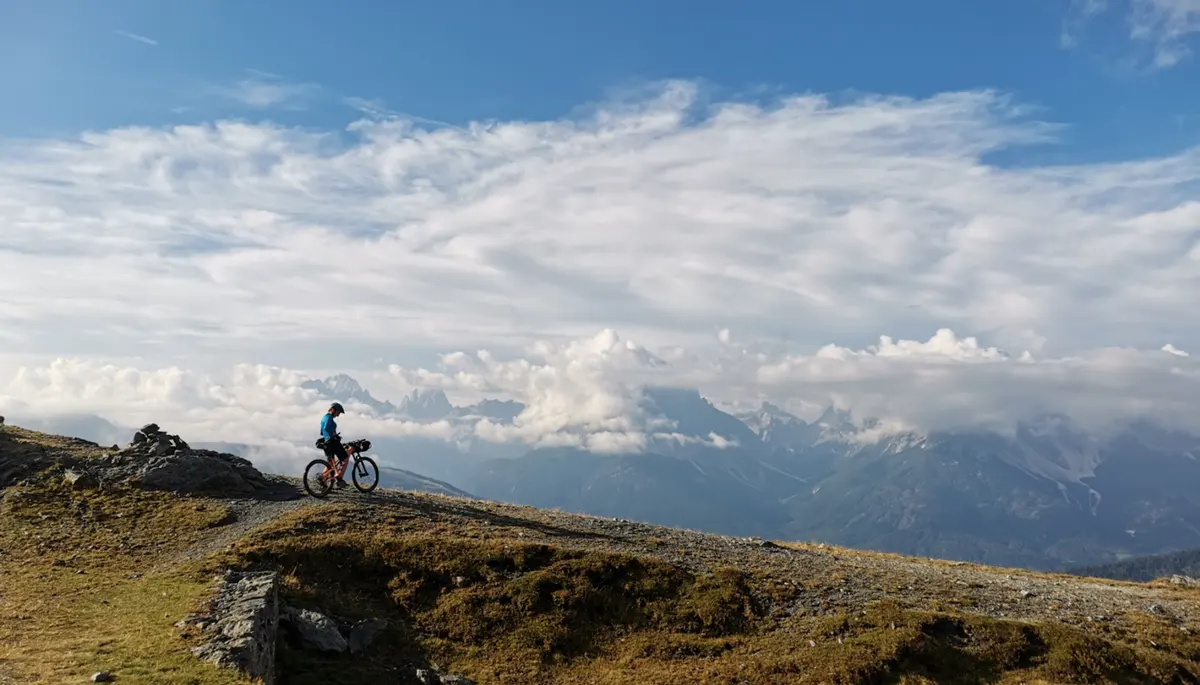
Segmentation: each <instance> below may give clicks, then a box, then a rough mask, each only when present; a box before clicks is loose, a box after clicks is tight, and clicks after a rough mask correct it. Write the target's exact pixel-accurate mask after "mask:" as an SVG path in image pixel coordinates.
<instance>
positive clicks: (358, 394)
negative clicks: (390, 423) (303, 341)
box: [300, 373, 396, 414]
mask: <svg viewBox="0 0 1200 685" xmlns="http://www.w3.org/2000/svg"><path fill="white" fill-rule="evenodd" d="M300 387H302V388H305V389H307V390H315V391H317V393H318V394H320V395H321V396H322V397H325V398H328V399H331V400H337V401H338V402H349V401H351V400H353V401H355V402H358V403H360V404H365V405H366V406H368V407H371V408H372V409H373V410H375V411H376V412H379V413H381V414H390V413H392V412H394V411H395V410H396V408H395V407H394V406H392V403H391V402H381V401H379V400H377V399H375V397H373V396H372V395H371V393H370V392H368V391H367V390H366V389H365V388H363V387H362V384H361V383H359V382H358V381H357V380H355V379H354V378H353V377H352V376H350V375H348V374H344V373H339V374H335V375H333V376H329V377H328V378H325V379H323V380H321V379H315V378H314V379H311V380H307V381H304V382H303V383H301V384H300Z"/></svg>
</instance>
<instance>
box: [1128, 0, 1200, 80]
mask: <svg viewBox="0 0 1200 685" xmlns="http://www.w3.org/2000/svg"><path fill="white" fill-rule="evenodd" d="M1131 23H1132V28H1131V33H1130V35H1131V36H1132V37H1133V38H1135V39H1137V40H1147V41H1150V42H1153V43H1154V45H1155V53H1154V65H1155V66H1156V67H1173V66H1175V65H1176V64H1178V63H1179V62H1181V61H1183V60H1184V59H1186V58H1187V57H1189V56H1190V55H1191V54H1192V51H1191V48H1190V47H1189V46H1188V45H1187V43H1186V41H1187V40H1188V38H1189V37H1190V36H1192V34H1195V33H1197V32H1200V0H1134V2H1133V14H1132V18H1131Z"/></svg>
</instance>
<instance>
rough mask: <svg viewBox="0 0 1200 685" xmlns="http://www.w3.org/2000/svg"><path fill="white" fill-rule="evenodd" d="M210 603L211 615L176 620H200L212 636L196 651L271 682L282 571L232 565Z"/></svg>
mask: <svg viewBox="0 0 1200 685" xmlns="http://www.w3.org/2000/svg"><path fill="white" fill-rule="evenodd" d="M209 609H210V611H211V615H210V616H204V617H200V616H193V617H189V618H188V619H184V620H183V621H180V622H179V623H177V624H176V625H177V626H179V627H181V628H186V627H188V626H189V625H191V626H196V627H198V628H200V629H201V630H202V631H203V632H204V633H205V634H206V635H208V636H210V639H209V641H208V642H206V643H204V644H202V645H200V646H198V647H193V648H192V654H194V655H195V656H196V657H197V658H199V659H202V660H204V661H207V662H209V663H213V664H216V665H218V666H225V667H229V668H234V669H237V670H238V671H241V672H242V673H244V674H246V675H248V676H250V677H251V678H256V679H259V682H261V683H264V685H271V683H273V682H274V680H275V637H276V635H277V634H278V631H279V576H278V574H277V573H275V572H274V571H262V572H245V573H238V572H234V571H226V572H225V574H224V576H223V577H222V578H221V579H220V585H219V587H218V588H217V593H216V596H214V597H213V599H212V600H211V602H210V603H209Z"/></svg>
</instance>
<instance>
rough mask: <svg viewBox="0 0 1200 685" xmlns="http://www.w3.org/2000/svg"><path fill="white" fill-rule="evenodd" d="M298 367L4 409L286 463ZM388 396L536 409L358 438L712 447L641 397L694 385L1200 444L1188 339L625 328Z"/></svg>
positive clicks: (307, 422)
mask: <svg viewBox="0 0 1200 685" xmlns="http://www.w3.org/2000/svg"><path fill="white" fill-rule="evenodd" d="M308 377H309V376H308V375H307V374H304V373H300V372H296V371H292V370H288V369H282V368H277V367H267V366H255V365H246V364H242V365H238V366H236V367H234V368H233V369H231V370H229V371H228V372H226V373H224V374H221V375H218V376H214V375H201V374H197V373H194V372H190V371H186V370H182V369H179V368H174V367H171V368H158V369H138V368H131V367H118V366H114V365H103V364H98V363H93V362H88V361H85V360H72V359H59V360H56V361H54V362H53V363H50V364H47V365H45V366H40V367H31V366H25V367H21V368H20V369H19V370H18V371H17V372H16V374H15V375H14V377H13V380H12V381H11V382H10V383H9V384H8V385H7V387H4V386H0V411H4V412H8V413H10V414H12V415H18V416H22V417H28V416H46V415H71V414H80V413H98V414H101V415H103V416H104V417H105V418H107V419H109V420H111V421H114V422H116V423H118V424H121V425H126V426H136V425H140V424H141V423H144V422H147V421H151V420H154V421H157V422H159V423H161V424H162V425H164V426H170V430H174V431H177V432H180V433H181V434H184V435H186V436H187V437H188V438H189V439H191V440H197V441H200V440H203V441H227V442H235V443H247V444H252V445H260V446H262V447H263V449H264V450H265V451H264V454H269V455H270V457H271V459H272V460H273V461H275V462H277V463H280V464H283V465H286V466H289V467H291V466H295V464H292V463H291V462H292V461H294V460H297V459H302V458H303V457H305V456H311V455H310V454H308V452H307V451H306V448H307V445H308V443H309V442H310V441H311V439H313V438H314V437H315V434H316V430H317V428H316V427H317V419H318V418H319V417H320V415H321V413H323V412H324V410H325V408H326V407H327V406H328V400H327V399H325V398H322V397H321V396H319V395H318V394H317V393H316V392H314V391H313V390H309V389H305V388H303V387H302V383H303V382H304V381H305V380H307V379H308ZM370 385H371V386H372V389H373V390H374V392H375V393H376V394H377V395H378V394H383V395H385V396H390V397H393V398H398V397H399V394H400V392H402V389H407V388H410V387H420V388H424V389H439V390H443V391H446V392H447V394H448V395H449V396H450V397H451V398H452V399H455V400H457V401H458V403H459V404H467V403H469V402H473V401H475V400H477V399H479V398H481V397H490V398H498V399H516V400H519V401H521V402H522V403H524V404H525V405H526V409H525V411H524V412H523V413H521V414H520V415H519V416H517V418H516V420H515V421H514V422H513V423H511V424H508V423H501V422H493V421H490V420H488V419H482V420H480V419H478V417H475V418H473V419H469V420H466V421H463V420H459V419H453V418H448V419H445V420H437V421H432V422H423V423H422V422H416V421H408V420H404V419H400V418H396V417H393V416H380V415H379V414H378V413H375V412H372V411H371V409H370V408H368V407H366V406H364V405H362V404H359V403H357V402H353V401H350V402H347V403H346V405H347V409H348V410H349V416H348V417H347V418H346V419H344V420H343V423H344V424H345V426H344V427H345V428H348V429H349V433H348V434H354V435H370V436H393V437H398V436H420V437H425V438H436V439H442V440H447V441H457V442H460V443H461V442H464V441H465V442H468V443H469V442H482V443H493V444H495V443H505V444H516V445H525V446H530V447H533V446H537V447H550V446H572V447H580V448H584V449H588V450H592V451H595V452H605V453H610V452H636V451H642V450H644V449H647V447H648V446H650V445H652V443H653V442H654V441H663V440H667V441H676V442H687V441H692V442H696V441H699V442H705V443H708V444H712V445H715V446H718V447H719V446H724V444H725V442H724V441H723V440H722V439H721V438H720V437H719V436H716V435H712V434H710V435H685V434H681V432H680V431H679V429H678V428H679V427H677V426H675V425H673V424H672V423H670V422H669V421H665V420H664V419H663V417H661V416H659V415H657V414H655V413H654V412H648V411H647V410H646V408H645V406H644V404H643V402H642V390H643V388H645V387H646V386H676V387H689V388H691V387H695V388H699V389H700V390H701V392H702V393H704V394H705V395H707V396H709V397H714V398H720V399H721V400H722V401H720V402H719V404H723V405H725V407H726V408H727V409H728V410H730V411H736V410H737V409H739V408H741V409H748V408H754V407H757V406H758V405H759V404H760V403H761V402H763V401H770V402H772V403H775V404H778V405H783V406H784V407H786V408H789V409H791V410H792V411H794V412H795V413H797V414H799V415H801V416H802V417H803V418H806V419H809V420H812V419H814V418H816V415H817V414H818V413H819V412H820V411H822V410H823V409H824V408H825V407H827V406H829V405H830V404H832V405H835V406H837V407H839V408H843V409H847V410H850V411H852V412H853V413H854V414H855V416H856V419H857V420H858V421H859V422H860V424H861V422H862V420H863V419H866V418H874V419H877V420H878V421H879V423H878V425H877V426H875V428H874V429H873V431H872V432H871V433H870V435H871V436H872V437H873V438H879V437H886V436H887V435H893V434H896V433H898V432H908V431H915V432H918V433H928V432H931V431H938V430H951V429H962V428H983V429H989V430H995V431H998V432H1001V433H1004V432H1008V431H1010V430H1011V429H1012V428H1013V427H1014V426H1015V423H1016V422H1017V421H1021V420H1028V419H1036V418H1038V417H1039V416H1041V415H1043V414H1045V413H1048V412H1054V413H1062V414H1066V415H1068V416H1069V417H1071V418H1072V419H1073V420H1074V421H1075V422H1077V423H1078V424H1079V425H1080V426H1081V427H1082V428H1084V429H1087V430H1090V431H1092V432H1093V433H1094V434H1096V436H1097V437H1100V438H1103V437H1104V436H1105V435H1106V434H1107V433H1109V432H1110V431H1111V430H1113V429H1117V428H1120V427H1121V426H1122V425H1123V424H1124V423H1125V422H1128V421H1131V420H1135V419H1150V420H1153V421H1155V422H1157V423H1160V424H1162V425H1165V426H1168V427H1172V428H1182V429H1185V430H1189V431H1192V432H1194V433H1197V434H1200V416H1198V415H1197V413H1196V412H1195V408H1194V404H1195V393H1196V389H1197V388H1198V387H1200V362H1197V361H1196V360H1195V359H1194V358H1193V357H1192V356H1191V355H1190V354H1189V353H1188V352H1187V351H1185V350H1181V349H1179V348H1177V347H1175V346H1173V345H1166V346H1164V347H1163V349H1158V350H1137V349H1130V348H1107V349H1096V350H1090V351H1088V352H1086V353H1083V354H1079V355H1072V356H1069V357H1057V358H1053V357H1040V356H1037V355H1034V354H1032V353H1030V352H1029V351H1028V350H1024V351H1022V352H1021V353H1020V354H1012V353H1009V352H1006V351H1004V350H1001V349H999V348H996V347H991V346H984V345H981V344H980V343H979V342H978V341H976V340H975V339H974V338H960V337H958V336H957V335H956V334H955V333H954V332H953V331H950V330H946V329H943V330H939V331H937V332H936V333H935V334H934V335H933V336H931V337H930V338H929V339H928V340H925V341H916V340H892V339H891V338H889V337H887V336H883V337H881V338H880V339H879V341H878V342H877V343H876V344H874V345H871V346H868V347H866V348H863V349H851V348H848V347H842V346H838V345H833V344H830V345H825V346H823V347H820V348H819V349H817V350H815V351H813V352H811V353H809V354H795V353H782V354H781V353H778V352H772V351H770V350H768V349H765V348H763V347H759V346H756V345H754V344H746V343H742V342H740V341H738V340H735V339H733V338H732V336H731V334H728V333H726V334H725V335H722V336H720V339H719V340H715V341H714V344H712V345H709V346H707V347H706V348H703V349H696V350H683V349H681V348H678V347H668V348H664V349H660V350H655V351H652V350H649V349H647V348H645V347H643V346H641V345H639V344H637V343H635V342H633V341H631V340H626V339H622V338H621V337H620V336H619V335H618V334H617V333H616V332H614V331H612V330H604V331H601V332H599V333H598V334H596V335H595V336H593V337H590V338H585V339H580V340H575V341H571V342H568V343H563V344H555V343H550V342H542V343H538V344H536V345H534V346H532V347H531V348H530V349H529V350H528V351H527V352H526V355H525V356H524V357H518V358H511V359H499V358H497V357H496V356H494V355H493V354H492V353H490V352H488V351H486V350H479V351H476V352H473V353H468V352H465V351H459V352H451V353H448V354H446V355H444V356H443V357H442V358H441V360H440V361H439V363H438V364H437V365H436V366H435V367H434V368H405V367H401V366H398V365H392V366H391V367H390V368H389V369H388V370H387V372H386V374H381V375H379V376H376V377H374V378H372V379H370Z"/></svg>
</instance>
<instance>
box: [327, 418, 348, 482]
mask: <svg viewBox="0 0 1200 685" xmlns="http://www.w3.org/2000/svg"><path fill="white" fill-rule="evenodd" d="M345 413H346V410H345V409H342V405H341V404H339V403H337V402H334V403H333V404H331V405H329V410H328V411H326V412H325V415H324V416H322V417H321V437H323V438H325V456H327V457H329V458H330V459H331V460H332V459H337V460H338V464H337V470H338V472H339V473H342V472H344V471H345V463H346V460H347V459H349V458H350V455H349V454H346V447H345V446H344V445H342V436H341V435H340V434H338V432H337V421H335V420H334V419H336V418H337V417H339V416H341V415H342V414H345ZM337 486H338V487H339V488H344V487H346V479H345V478H343V477H342V476H340V475H339V476H338V479H337Z"/></svg>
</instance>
